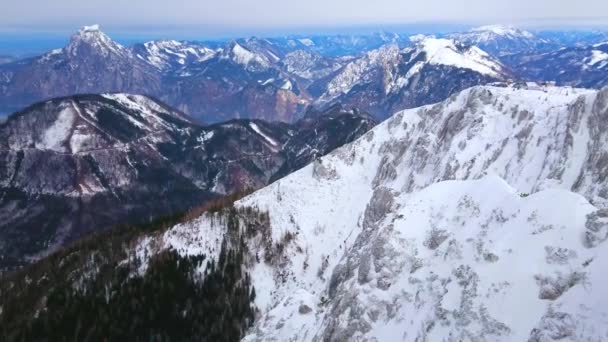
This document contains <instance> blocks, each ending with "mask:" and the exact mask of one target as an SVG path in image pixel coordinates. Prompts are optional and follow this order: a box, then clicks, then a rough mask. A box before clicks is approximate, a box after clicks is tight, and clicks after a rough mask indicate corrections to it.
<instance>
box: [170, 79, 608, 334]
mask: <svg viewBox="0 0 608 342" xmlns="http://www.w3.org/2000/svg"><path fill="white" fill-rule="evenodd" d="M607 115H608V92H606V91H602V92H597V91H588V90H576V89H570V88H538V89H515V88H510V87H507V88H499V87H475V88H472V89H469V90H466V91H464V92H462V93H460V94H458V95H454V96H452V97H451V98H450V99H448V100H446V101H444V102H443V103H439V104H437V105H432V106H427V107H423V108H420V109H413V110H407V111H404V112H401V113H398V114H396V115H395V116H393V117H392V118H391V119H389V120H387V121H386V122H384V123H383V124H381V125H379V126H378V127H376V128H375V129H374V130H372V131H370V132H368V133H367V134H366V135H365V136H364V137H362V138H360V139H359V140H357V141H356V142H355V143H352V144H349V145H347V146H344V147H342V148H340V149H338V150H336V151H335V152H333V153H332V154H330V155H329V156H327V157H324V158H322V159H320V160H319V161H317V162H315V163H314V164H312V165H309V166H308V167H306V168H304V169H302V170H300V171H299V172H296V173H294V174H292V175H290V176H288V177H286V178H285V179H282V180H280V181H278V182H276V183H274V184H272V185H271V186H269V187H267V188H265V189H262V190H260V191H258V192H256V193H254V194H253V195H251V196H250V197H247V198H245V199H244V200H242V201H241V202H239V205H240V206H252V207H257V208H260V210H267V211H268V215H269V217H270V222H271V227H272V241H277V242H278V243H280V242H283V243H284V245H282V247H281V252H280V253H281V254H280V257H279V258H278V261H277V263H276V264H271V265H269V264H266V263H259V264H255V265H253V266H252V268H251V278H252V282H253V284H254V285H255V288H256V291H257V292H256V293H257V297H256V304H257V305H258V307H259V309H260V316H259V317H258V319H257V321H256V324H255V326H254V328H253V329H252V330H251V331H250V333H249V335H248V336H247V337H246V338H245V340H247V341H254V340H264V341H268V340H277V341H283V340H298V341H300V340H301V341H308V340H353V339H357V340H365V339H369V340H378V341H382V340H407V341H410V340H411V341H414V340H420V339H425V338H426V339H429V340H443V339H446V340H451V339H454V340H462V339H480V340H558V339H566V340H572V341H575V340H576V341H580V340H601V339H603V338H604V336H606V334H607V333H608V321H607V320H606V315H607V313H608V309H607V307H608V306H606V304H608V303H607V302H606V296H605V294H606V291H605V287H604V283H605V281H606V277H605V275H604V271H603V269H604V268H605V267H606V266H607V265H608V245H606V242H605V240H606V239H607V237H608V215H607V213H606V206H607V205H608V200H607V199H606V191H607V190H608V187H607V185H606V182H604V181H603V180H604V179H605V178H606V176H607V175H608V170H607V169H606V167H605V163H604V160H605V159H606V153H605V145H606V141H607V140H606V138H607V137H606V131H605V130H604V129H602V127H603V126H604V125H605V121H606V120H605V118H606V116H607ZM592 203H593V204H592ZM187 227H188V226H184V227H181V228H179V229H187ZM189 227H191V229H195V230H197V231H205V229H207V228H206V227H207V226H206V224H205V223H204V222H202V223H201V222H198V223H193V224H191V225H190V226H189ZM176 229H178V228H177V227H176ZM285 236H290V237H291V239H285ZM206 251H207V250H206ZM259 253H260V258H263V255H262V253H263V252H259ZM505 270H508V271H505Z"/></svg>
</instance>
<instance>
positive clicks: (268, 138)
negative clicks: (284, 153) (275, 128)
mask: <svg viewBox="0 0 608 342" xmlns="http://www.w3.org/2000/svg"><path fill="white" fill-rule="evenodd" d="M249 127H251V129H253V130H254V131H255V132H256V133H257V134H259V135H261V136H262V138H264V140H266V141H267V142H268V143H269V144H270V145H272V146H275V147H276V146H278V145H279V143H278V142H276V140H274V139H272V138H271V137H269V136H268V135H267V134H265V133H264V132H262V130H261V129H260V127H259V126H258V125H256V123H255V122H250V123H249Z"/></svg>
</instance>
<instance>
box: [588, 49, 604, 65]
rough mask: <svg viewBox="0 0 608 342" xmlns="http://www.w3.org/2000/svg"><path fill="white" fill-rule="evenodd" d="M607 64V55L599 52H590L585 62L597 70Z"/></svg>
mask: <svg viewBox="0 0 608 342" xmlns="http://www.w3.org/2000/svg"><path fill="white" fill-rule="evenodd" d="M606 64H608V53H606V52H604V51H601V50H592V51H591V56H590V57H589V59H588V61H587V65H589V66H597V67H598V68H600V69H601V68H603V67H604V66H606Z"/></svg>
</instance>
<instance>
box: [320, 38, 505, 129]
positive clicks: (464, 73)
mask: <svg viewBox="0 0 608 342" xmlns="http://www.w3.org/2000/svg"><path fill="white" fill-rule="evenodd" d="M509 77H510V73H509V72H508V70H507V69H506V68H505V67H504V66H503V65H502V64H501V63H500V62H498V61H497V60H495V59H493V58H492V57H490V56H489V55H488V54H487V53H485V52H484V51H482V50H480V49H479V48H477V47H475V46H468V45H463V44H460V43H458V42H456V41H453V40H450V39H437V38H432V37H423V38H421V39H418V40H417V41H416V44H415V46H413V47H409V48H406V49H403V50H401V49H399V47H398V46H397V45H389V46H385V47H383V48H381V49H378V50H374V51H370V52H368V53H367V54H366V55H365V56H363V57H361V58H358V59H356V60H354V61H352V62H351V63H349V64H347V65H346V66H345V67H344V68H342V69H341V70H340V71H339V72H338V73H337V75H335V76H334V77H333V78H332V79H330V80H329V81H325V80H324V81H323V82H325V83H324V84H323V87H321V89H322V91H321V93H322V94H321V97H320V99H319V100H318V101H317V102H318V104H319V105H322V104H324V103H333V102H340V103H343V104H346V105H350V106H353V107H356V108H362V109H365V110H367V111H369V112H371V113H372V114H374V115H376V116H378V117H380V118H386V117H387V116H388V115H390V114H392V113H394V112H395V111H397V110H401V109H405V108H412V107H418V106H421V105H424V104H429V103H434V102H437V101H441V100H444V99H445V98H447V97H448V96H450V95H451V94H453V93H456V92H458V91H461V90H463V89H465V88H468V87H470V86H474V85H479V84H485V83H490V82H495V81H500V80H506V79H508V78H509ZM317 88H319V87H318V86H317Z"/></svg>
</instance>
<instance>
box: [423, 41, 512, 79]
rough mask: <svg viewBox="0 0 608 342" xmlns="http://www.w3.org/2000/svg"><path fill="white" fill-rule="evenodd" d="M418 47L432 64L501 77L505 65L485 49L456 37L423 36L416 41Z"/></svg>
mask: <svg viewBox="0 0 608 342" xmlns="http://www.w3.org/2000/svg"><path fill="white" fill-rule="evenodd" d="M416 48H417V49H421V50H422V51H424V52H425V53H426V56H427V57H426V58H427V60H428V61H429V63H431V64H441V65H449V66H454V67H458V68H461V69H469V70H474V71H477V72H479V73H481V74H484V75H489V76H492V77H499V78H500V77H501V76H502V75H503V74H504V71H503V70H504V67H503V66H502V64H500V62H498V61H497V60H494V59H493V58H492V57H490V55H488V54H487V53H486V52H485V51H483V50H481V49H480V48H478V47H476V46H473V45H465V44H462V43H460V42H458V41H456V40H454V39H446V38H435V37H423V38H420V37H419V38H418V40H417V41H416Z"/></svg>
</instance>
